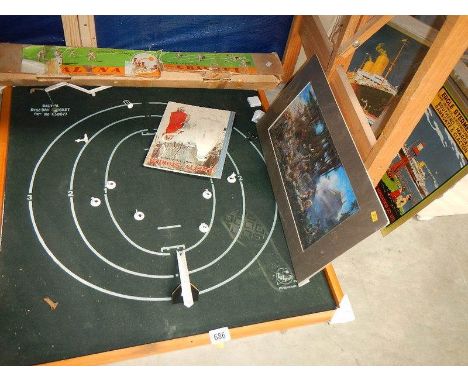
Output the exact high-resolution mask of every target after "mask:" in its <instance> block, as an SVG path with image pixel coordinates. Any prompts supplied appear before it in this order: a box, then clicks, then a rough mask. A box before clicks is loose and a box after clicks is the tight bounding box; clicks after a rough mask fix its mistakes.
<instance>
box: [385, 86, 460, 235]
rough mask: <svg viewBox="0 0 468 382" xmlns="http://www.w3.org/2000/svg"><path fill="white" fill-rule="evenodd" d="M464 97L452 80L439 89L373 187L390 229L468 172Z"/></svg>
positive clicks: (387, 228) (412, 214) (386, 231)
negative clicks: (376, 184) (380, 178)
mask: <svg viewBox="0 0 468 382" xmlns="http://www.w3.org/2000/svg"><path fill="white" fill-rule="evenodd" d="M466 110H467V100H466V97H465V96H464V95H463V93H462V92H461V90H460V89H459V88H458V87H457V85H456V84H455V82H454V81H452V80H448V81H447V82H446V83H445V85H444V86H443V87H442V88H441V89H440V90H439V92H438V93H437V95H436V97H435V98H434V100H433V101H432V103H431V105H430V107H429V108H428V109H427V110H426V112H425V113H424V116H423V117H422V118H421V120H420V121H419V123H418V124H417V126H416V128H415V129H414V130H413V132H412V134H411V135H410V137H409V138H408V140H407V141H406V143H405V144H404V145H403V147H402V148H401V150H400V151H399V153H398V155H397V156H396V157H395V158H394V159H393V161H392V163H391V165H390V167H389V169H388V170H387V172H386V173H385V175H384V176H383V178H382V180H381V181H380V182H379V184H378V186H377V188H376V190H377V193H378V195H379V197H380V199H381V201H382V204H383V205H384V208H385V211H386V213H387V216H388V218H389V221H390V225H389V226H388V227H386V228H385V229H384V231H383V232H384V233H388V232H390V231H391V230H393V229H394V228H396V227H397V226H398V225H400V224H401V223H403V222H404V221H406V220H408V219H409V218H411V217H412V216H414V215H415V214H416V213H417V212H419V211H420V210H421V209H422V208H424V207H425V206H426V205H427V204H429V202H430V201H432V200H433V199H435V198H436V197H438V196H440V194H441V193H442V192H445V191H446V189H448V188H449V187H450V186H451V185H453V184H454V183H455V182H456V180H457V179H459V178H461V177H463V176H464V175H465V174H466V173H467V172H468V171H467V170H468V166H467V164H468V161H467V158H468V123H467V116H466Z"/></svg>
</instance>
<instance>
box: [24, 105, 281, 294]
mask: <svg viewBox="0 0 468 382" xmlns="http://www.w3.org/2000/svg"><path fill="white" fill-rule="evenodd" d="M150 103H154V104H164V103H160V102H150ZM118 107H122V106H120V105H119V106H115V107H112V108H108V109H105V110H101V111H99V112H96V113H94V114H91V115H89V116H87V117H85V118H83V119H82V120H80V121H78V122H76V123H75V124H73V125H71V126H69V127H68V128H67V129H66V130H64V131H63V132H62V133H61V134H59V135H58V136H57V137H56V138H55V139H54V141H52V142H51V143H50V144H49V146H48V147H47V149H46V151H45V152H44V153H43V154H42V156H41V157H40V158H39V160H38V162H37V163H36V166H35V168H34V171H33V175H32V177H31V182H30V187H29V193H32V190H33V187H34V180H35V176H36V173H37V170H38V168H39V166H40V164H41V163H42V161H43V159H44V157H45V156H46V155H47V153H48V151H49V150H50V149H51V147H52V146H53V145H54V144H55V143H56V142H57V141H58V140H59V139H60V138H61V137H62V136H63V135H64V134H65V133H66V132H67V131H69V130H70V129H71V128H73V127H74V126H76V125H78V124H79V123H81V122H82V121H84V120H86V119H88V118H91V117H92V116H94V115H97V114H100V113H103V112H105V111H108V110H112V109H115V108H118ZM234 130H235V131H237V132H238V133H239V134H240V135H242V136H244V137H245V135H244V134H243V133H242V132H240V131H239V130H238V129H237V128H235V127H234ZM250 143H251V144H252V146H253V147H254V149H255V150H256V151H257V153H258V154H259V156H260V157H261V159H262V160H263V161H265V159H264V158H263V155H262V154H261V152H260V150H259V149H258V148H257V147H256V146H255V145H254V144H253V143H252V142H250ZM228 155H229V153H228ZM240 183H241V184H242V182H240ZM242 191H243V188H242ZM70 203H71V204H73V197H70ZM28 204H29V211H30V216H31V221H32V223H33V228H34V231H35V232H36V236H37V237H38V240H39V242H40V243H41V245H42V246H43V248H44V249H45V250H46V252H47V254H48V255H49V256H50V257H51V259H52V260H53V261H54V262H55V263H56V264H57V265H58V266H59V267H60V268H61V269H62V270H64V271H65V272H66V273H67V274H69V275H70V276H72V277H73V278H75V279H76V280H77V281H79V282H81V283H83V284H84V285H87V286H89V287H90V288H93V289H95V290H98V291H101V292H103V293H106V294H109V295H112V296H115V297H121V298H125V299H131V300H139V301H170V297H142V296H131V295H126V294H121V293H116V292H113V291H110V290H108V289H105V288H101V287H99V286H97V285H95V284H93V283H90V282H89V281H87V280H84V279H82V278H81V277H79V276H78V275H76V274H75V273H73V272H72V271H70V270H69V269H68V268H67V267H66V266H64V265H63V264H62V263H61V262H60V261H59V260H58V259H57V258H56V257H55V256H54V254H53V253H52V252H51V251H50V249H49V248H48V247H47V245H46V243H45V242H44V240H43V238H42V236H41V234H40V232H39V230H38V228H37V225H36V221H35V218H34V212H33V204H32V200H29V202H28ZM244 206H245V204H244ZM72 212H74V210H72ZM276 220H277V205H276V204H275V214H274V219H273V224H272V226H271V229H270V232H269V234H268V236H267V238H266V240H265V242H264V243H263V245H262V247H261V248H260V250H259V251H258V252H257V254H256V255H255V256H254V257H253V258H252V260H251V261H250V262H249V263H248V264H246V265H245V266H244V267H243V268H242V269H241V270H240V271H238V272H237V273H235V274H234V275H232V276H231V277H229V278H228V279H226V280H225V281H223V282H221V283H218V284H216V285H213V286H211V287H209V288H207V289H204V290H201V291H200V294H203V293H207V292H209V291H211V290H214V289H216V288H218V287H220V286H222V285H225V284H227V283H228V282H230V281H232V280H233V279H235V278H236V277H238V276H239V275H240V274H242V273H243V272H244V271H245V270H246V269H248V268H249V267H250V266H251V265H252V264H253V263H254V262H255V260H256V259H257V258H258V257H259V256H260V254H261V253H262V252H263V250H264V249H265V247H266V245H267V244H268V242H269V240H270V238H271V236H272V234H273V231H274V228H275V225H276ZM242 227H243V224H241V225H240V227H239V232H238V233H240V231H241V230H242ZM77 228H78V227H77ZM130 273H133V274H136V272H130ZM171 277H173V276H171Z"/></svg>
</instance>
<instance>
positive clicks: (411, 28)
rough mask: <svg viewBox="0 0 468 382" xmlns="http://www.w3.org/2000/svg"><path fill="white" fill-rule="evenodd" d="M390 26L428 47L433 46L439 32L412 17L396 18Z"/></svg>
mask: <svg viewBox="0 0 468 382" xmlns="http://www.w3.org/2000/svg"><path fill="white" fill-rule="evenodd" d="M388 25H390V26H391V27H392V28H395V29H396V30H398V31H400V32H402V33H404V34H406V35H408V36H410V37H411V38H413V39H415V40H416V41H418V42H419V43H421V44H423V45H426V46H431V44H432V42H433V41H434V39H435V38H436V36H437V32H438V31H437V29H434V28H432V27H431V26H429V25H427V24H425V23H423V22H422V21H419V20H418V19H416V18H414V17H412V16H394V17H393V19H392V20H391V21H390V22H389V23H388Z"/></svg>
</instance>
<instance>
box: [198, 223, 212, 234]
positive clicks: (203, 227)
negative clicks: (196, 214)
mask: <svg viewBox="0 0 468 382" xmlns="http://www.w3.org/2000/svg"><path fill="white" fill-rule="evenodd" d="M198 229H199V230H200V232H203V233H207V232H208V231H209V230H210V227H209V226H208V224H206V223H201V224H200V226H199V227H198Z"/></svg>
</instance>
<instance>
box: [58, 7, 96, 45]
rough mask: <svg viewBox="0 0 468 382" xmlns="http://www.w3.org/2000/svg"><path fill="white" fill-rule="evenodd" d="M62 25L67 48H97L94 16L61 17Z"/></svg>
mask: <svg viewBox="0 0 468 382" xmlns="http://www.w3.org/2000/svg"><path fill="white" fill-rule="evenodd" d="M62 25H63V33H64V36H65V44H66V45H67V46H76V47H87V48H97V39H96V27H95V24H94V16H84V15H79V16H78V15H70V16H62Z"/></svg>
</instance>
